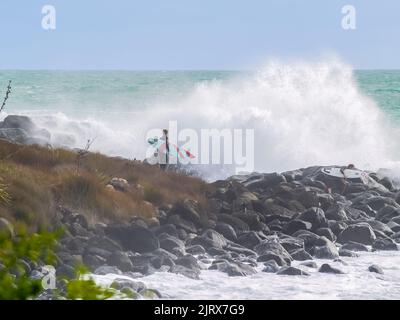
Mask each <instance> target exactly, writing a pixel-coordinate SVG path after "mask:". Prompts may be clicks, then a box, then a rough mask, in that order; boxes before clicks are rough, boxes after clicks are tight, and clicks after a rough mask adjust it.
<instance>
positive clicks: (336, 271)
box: [319, 263, 344, 274]
mask: <svg viewBox="0 0 400 320" xmlns="http://www.w3.org/2000/svg"><path fill="white" fill-rule="evenodd" d="M319 272H323V273H334V274H344V272H343V271H342V270H340V269H338V268H334V267H332V266H331V265H330V264H327V263H324V264H323V265H322V266H321V267H320V268H319Z"/></svg>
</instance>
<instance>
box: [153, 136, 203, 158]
mask: <svg viewBox="0 0 400 320" xmlns="http://www.w3.org/2000/svg"><path fill="white" fill-rule="evenodd" d="M147 142H148V144H149V145H151V146H152V147H153V148H155V149H158V148H159V147H160V146H161V145H162V144H164V141H163V140H162V139H159V138H158V137H154V138H150V139H148V140H147ZM169 145H170V146H172V148H170V150H169V152H170V155H172V156H176V157H180V158H181V159H183V158H185V157H187V158H189V159H194V158H196V157H195V156H194V155H193V154H192V153H191V152H190V151H188V150H185V149H183V148H179V147H178V146H177V145H175V144H173V143H169Z"/></svg>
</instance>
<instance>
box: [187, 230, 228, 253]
mask: <svg viewBox="0 0 400 320" xmlns="http://www.w3.org/2000/svg"><path fill="white" fill-rule="evenodd" d="M196 244H198V245H201V246H202V247H203V248H204V249H206V250H208V249H210V248H218V249H222V248H224V247H225V246H226V244H227V241H226V239H225V238H224V237H223V236H222V235H221V234H219V233H218V232H217V231H215V230H211V229H208V230H206V231H204V232H203V234H202V235H201V236H196V237H195V238H193V239H192V240H191V241H190V245H196Z"/></svg>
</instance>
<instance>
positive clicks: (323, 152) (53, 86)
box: [0, 60, 400, 178]
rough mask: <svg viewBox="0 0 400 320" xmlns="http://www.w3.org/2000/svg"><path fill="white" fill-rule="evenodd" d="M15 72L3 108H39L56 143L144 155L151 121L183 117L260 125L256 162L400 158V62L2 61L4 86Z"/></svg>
mask: <svg viewBox="0 0 400 320" xmlns="http://www.w3.org/2000/svg"><path fill="white" fill-rule="evenodd" d="M8 80H12V93H11V96H10V99H9V100H8V101H7V106H6V109H5V112H3V113H2V114H1V118H4V117H5V116H6V115H8V114H21V115H28V116H30V117H32V119H34V121H35V122H36V123H37V124H38V125H39V126H41V127H44V128H46V129H47V130H49V131H50V132H51V134H52V142H53V143H54V145H60V146H68V147H78V148H79V147H84V146H85V144H86V141H87V140H88V139H90V140H95V141H94V143H93V144H92V150H93V151H100V152H103V153H105V154H109V155H112V156H122V157H126V158H131V159H133V158H137V159H144V158H145V157H146V151H147V149H148V144H147V143H146V135H147V133H148V132H149V130H151V129H154V128H159V129H160V130H161V128H164V127H168V125H169V121H176V122H177V125H178V128H179V129H184V128H190V129H193V130H196V131H200V130H201V129H213V128H216V129H219V130H222V129H230V130H233V129H242V130H244V129H248V128H250V129H253V130H254V137H255V150H254V162H255V163H254V170H256V171H262V172H272V171H284V170H291V169H296V168H299V167H305V166H310V165H317V164H318V165H331V164H347V163H355V164H356V165H357V166H358V167H360V168H363V169H371V170H377V169H379V168H382V167H384V168H389V169H393V170H394V171H396V172H397V170H398V169H397V168H399V167H400V165H399V164H398V163H399V162H398V159H400V145H399V142H398V141H397V140H398V139H397V137H398V131H399V128H400V71H395V70H393V71H386V70H385V71H379V70H373V71H358V70H353V69H352V68H351V66H349V65H347V64H345V63H343V62H341V61H338V60H329V61H319V62H302V63H291V64H288V63H282V62H276V61H273V62H268V63H266V64H265V65H264V66H262V67H260V68H259V69H258V70H254V71H0V90H4V92H5V89H6V86H7V83H8ZM2 88H3V89H2ZM0 92H1V91H0ZM221 172H222V171H221ZM213 174H214V176H215V172H214V173H213ZM206 175H207V174H206ZM224 175H225V176H226V175H227V173H226V172H224V173H223V174H222V173H221V176H218V174H217V176H216V177H217V178H221V177H222V178H223V177H225V176H224Z"/></svg>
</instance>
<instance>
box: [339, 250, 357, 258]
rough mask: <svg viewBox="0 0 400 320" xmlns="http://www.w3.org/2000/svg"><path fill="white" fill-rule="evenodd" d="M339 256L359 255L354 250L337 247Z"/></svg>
mask: <svg viewBox="0 0 400 320" xmlns="http://www.w3.org/2000/svg"><path fill="white" fill-rule="evenodd" d="M339 256H340V257H352V258H357V257H358V256H359V255H358V254H357V253H356V252H353V251H350V250H346V249H342V248H340V249H339Z"/></svg>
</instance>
